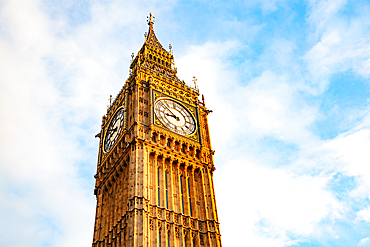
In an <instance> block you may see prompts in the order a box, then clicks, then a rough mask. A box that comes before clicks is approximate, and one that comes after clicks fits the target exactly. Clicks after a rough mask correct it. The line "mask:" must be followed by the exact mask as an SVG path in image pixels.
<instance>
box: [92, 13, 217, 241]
mask: <svg viewBox="0 0 370 247" xmlns="http://www.w3.org/2000/svg"><path fill="white" fill-rule="evenodd" d="M153 18H154V17H152V15H151V14H150V16H149V18H148V24H149V31H148V33H146V35H145V43H144V44H143V46H142V47H141V49H140V51H139V52H138V54H137V56H136V57H134V56H133V59H132V61H131V65H130V75H129V78H128V79H127V80H126V83H125V85H124V86H123V88H122V90H121V91H120V92H119V93H118V95H117V96H116V98H115V99H114V100H113V102H111V104H110V106H109V108H108V111H107V114H106V115H105V116H103V121H102V127H101V132H100V133H99V134H98V135H97V136H98V137H100V148H99V157H98V167H97V173H96V175H95V179H96V185H95V190H94V194H95V195H96V200H97V206H96V216H95V227H94V237H93V244H92V246H93V247H103V246H104V247H108V246H109V247H123V246H124V247H126V246H127V247H209V246H212V247H221V237H220V236H221V235H220V229H219V221H218V216H217V208H216V200H215V193H214V187H213V171H214V170H215V166H214V164H213V153H214V152H213V151H212V149H211V140H210V136H209V130H208V122H207V115H208V113H209V112H210V111H209V110H207V109H206V107H205V104H204V98H203V97H202V98H203V100H202V102H200V101H199V100H198V97H199V90H198V89H197V88H196V86H195V87H194V88H192V87H189V86H188V85H186V84H185V82H184V81H181V80H180V79H179V78H178V77H177V76H176V72H177V69H176V68H175V66H174V58H173V55H172V51H171V46H170V49H169V52H168V51H167V50H165V49H164V48H163V47H162V45H161V44H160V43H159V42H158V40H157V37H156V36H155V34H154V31H153V24H154V21H153ZM194 84H195V78H194Z"/></svg>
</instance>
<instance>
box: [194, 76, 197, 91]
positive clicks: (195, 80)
mask: <svg viewBox="0 0 370 247" xmlns="http://www.w3.org/2000/svg"><path fill="white" fill-rule="evenodd" d="M197 80H198V79H196V78H195V76H193V82H194V87H195V88H198V87H197Z"/></svg>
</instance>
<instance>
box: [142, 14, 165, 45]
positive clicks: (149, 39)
mask: <svg viewBox="0 0 370 247" xmlns="http://www.w3.org/2000/svg"><path fill="white" fill-rule="evenodd" d="M154 19H155V17H154V16H153V15H152V13H150V14H149V16H147V23H148V25H149V31H148V33H147V34H146V35H145V43H146V44H148V45H151V46H153V47H155V48H157V49H161V50H164V51H166V49H164V48H163V46H162V44H161V43H159V41H158V39H157V37H156V36H155V33H154V29H153V25H154V22H155V20H154ZM166 52H168V51H166Z"/></svg>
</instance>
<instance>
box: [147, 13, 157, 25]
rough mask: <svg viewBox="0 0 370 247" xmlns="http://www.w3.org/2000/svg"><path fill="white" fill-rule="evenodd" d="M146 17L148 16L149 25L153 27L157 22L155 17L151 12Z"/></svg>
mask: <svg viewBox="0 0 370 247" xmlns="http://www.w3.org/2000/svg"><path fill="white" fill-rule="evenodd" d="M146 18H147V22H148V25H149V26H150V27H152V26H153V24H154V22H155V20H154V19H155V17H154V16H153V15H152V13H150V14H149V16H147V17H146Z"/></svg>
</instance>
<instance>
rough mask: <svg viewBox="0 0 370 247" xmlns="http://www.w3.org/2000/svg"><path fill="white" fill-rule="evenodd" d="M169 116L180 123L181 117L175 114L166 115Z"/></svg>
mask: <svg viewBox="0 0 370 247" xmlns="http://www.w3.org/2000/svg"><path fill="white" fill-rule="evenodd" d="M166 115H167V116H170V117H173V118H174V119H176V120H177V121H179V117H177V116H176V115H174V114H168V113H166Z"/></svg>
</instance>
